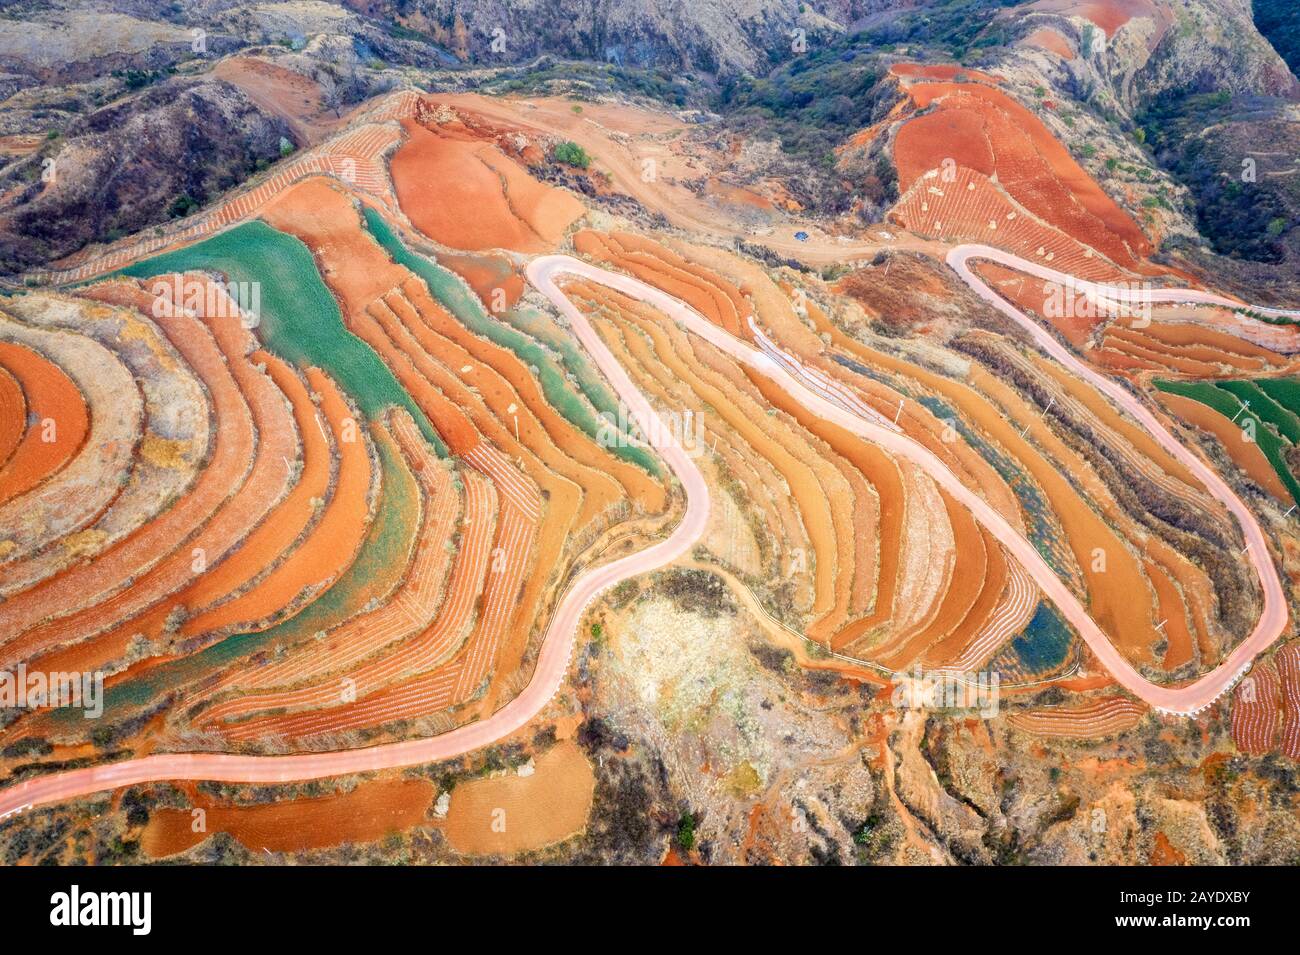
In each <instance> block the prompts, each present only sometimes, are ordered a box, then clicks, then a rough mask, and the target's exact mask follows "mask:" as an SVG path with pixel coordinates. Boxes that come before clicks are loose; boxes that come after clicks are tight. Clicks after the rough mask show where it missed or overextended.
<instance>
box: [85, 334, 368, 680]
mask: <svg viewBox="0 0 1300 955" xmlns="http://www.w3.org/2000/svg"><path fill="white" fill-rule="evenodd" d="M251 358H252V360H253V361H254V362H256V363H260V364H263V365H265V366H266V370H267V373H268V374H269V375H270V376H271V378H272V380H273V381H274V382H275V383H276V386H277V387H278V388H279V389H280V390H281V391H282V392H283V393H284V395H285V396H286V397H287V398H288V399H289V402H290V404H291V405H292V406H293V413H294V419H295V423H296V424H297V427H298V434H299V435H300V436H301V438H302V444H303V467H302V473H301V475H300V476H299V480H298V483H297V484H296V485H295V486H294V487H293V489H292V490H291V491H290V492H289V493H288V494H287V495H286V496H285V497H284V499H283V500H282V501H281V502H280V504H279V505H278V506H277V507H276V508H275V510H274V511H272V512H271V514H270V515H268V516H267V518H266V519H265V520H263V521H262V523H260V524H259V525H258V526H257V527H256V528H255V529H254V530H253V532H252V533H250V534H249V535H248V536H247V537H246V538H245V539H244V541H243V542H242V543H241V544H240V545H239V549H238V550H237V551H236V552H235V553H234V554H233V555H232V556H231V557H230V559H228V560H223V561H222V562H221V563H220V564H218V565H217V566H216V567H213V568H212V569H211V570H209V571H207V572H206V573H203V574H200V575H199V576H197V577H196V578H195V580H194V582H193V583H192V584H190V585H189V586H188V587H185V588H182V589H180V590H178V591H177V592H175V593H174V594H172V595H170V596H169V597H168V598H167V599H165V600H163V601H162V602H161V603H159V604H157V605H156V606H154V607H152V608H151V609H150V610H149V611H148V612H147V613H145V614H143V615H141V616H139V617H136V618H134V619H132V620H129V621H127V622H125V623H122V624H119V625H118V626H117V627H116V628H115V629H114V630H113V631H111V632H109V633H104V634H100V635H99V636H98V637H96V639H95V653H96V654H97V656H98V658H99V659H102V660H105V661H107V660H110V659H114V658H117V657H120V656H121V655H122V654H123V653H124V652H125V649H126V646H127V644H128V643H129V642H130V640H132V639H133V638H134V637H135V636H136V635H137V634H139V635H142V636H144V637H146V638H149V639H154V638H156V637H157V636H158V635H159V634H161V633H162V632H163V630H164V628H165V627H166V626H167V622H168V619H169V617H170V616H171V615H172V614H173V613H174V612H175V611H176V609H177V608H183V609H184V611H185V612H186V613H187V614H188V615H189V616H188V619H186V621H185V623H184V625H183V626H182V632H184V633H186V634H194V633H198V632H202V630H203V629H212V628H201V627H196V626H195V625H194V624H195V620H196V619H204V618H205V617H204V615H203V611H204V610H205V609H206V608H209V607H210V606H211V605H212V604H213V603H214V602H216V601H219V600H222V599H224V598H227V597H229V595H230V594H232V593H236V592H237V591H238V590H239V589H240V588H242V587H244V586H246V585H247V584H248V582H249V581H251V580H253V579H254V578H256V577H257V576H258V575H259V574H261V573H262V572H264V571H265V570H266V568H268V567H270V566H272V565H274V564H275V562H276V561H278V560H279V559H280V558H281V557H283V556H284V554H285V553H286V552H288V551H290V550H292V548H293V545H294V543H295V541H297V539H298V537H299V535H300V534H301V533H302V531H303V529H304V528H306V527H307V525H308V524H309V523H310V521H311V519H312V518H313V517H314V516H315V513H316V506H315V505H314V504H313V503H312V500H313V498H321V499H326V498H328V496H329V484H330V470H331V460H330V458H331V445H330V442H329V441H328V440H327V438H326V436H325V432H324V431H323V429H322V426H321V424H320V421H319V419H318V417H317V411H316V407H315V405H313V403H312V401H311V396H310V395H309V393H308V391H307V386H306V385H305V384H304V383H303V381H302V380H301V379H300V378H299V377H298V376H297V374H296V373H295V372H294V371H293V370H292V369H290V368H289V366H288V365H286V364H285V363H284V362H282V361H281V360H280V359H279V358H277V357H276V356H274V355H272V354H270V353H269V352H265V351H256V352H253V354H252V356H251ZM345 410H346V409H345ZM367 464H368V462H367ZM286 603H287V601H286ZM277 609H278V608H277ZM195 614H199V615H200V616H199V617H195V616H194V615H195ZM82 659H83V660H84V659H85V658H84V657H83V658H82Z"/></svg>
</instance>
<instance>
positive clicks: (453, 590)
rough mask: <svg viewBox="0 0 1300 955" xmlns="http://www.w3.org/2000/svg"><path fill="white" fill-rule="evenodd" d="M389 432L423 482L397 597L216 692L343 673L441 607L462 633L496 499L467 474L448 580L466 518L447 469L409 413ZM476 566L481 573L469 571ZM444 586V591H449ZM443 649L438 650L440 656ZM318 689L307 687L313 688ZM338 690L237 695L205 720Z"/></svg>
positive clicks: (300, 702) (396, 418) (259, 664)
mask: <svg viewBox="0 0 1300 955" xmlns="http://www.w3.org/2000/svg"><path fill="white" fill-rule="evenodd" d="M390 427H391V429H392V433H393V435H394V436H395V437H396V438H397V441H398V444H399V446H400V447H401V449H402V453H403V454H404V455H406V460H407V463H408V464H409V465H410V467H411V469H412V470H413V471H414V472H415V474H416V476H417V478H418V479H419V482H420V489H421V509H422V519H421V527H420V535H419V539H418V543H417V547H416V550H415V554H414V556H413V558H412V561H411V564H410V567H409V569H408V570H407V573H406V576H405V578H404V580H403V582H402V584H401V586H400V587H399V588H398V590H397V592H396V593H395V594H394V595H393V596H392V599H390V600H387V601H385V602H384V603H383V604H382V605H381V606H379V607H377V608H375V609H374V610H372V611H370V612H367V613H363V614H360V615H359V616H356V617H353V618H352V619H350V620H348V621H347V622H346V623H344V624H343V625H341V626H339V627H337V628H336V629H335V630H333V631H332V632H331V633H330V634H329V635H328V637H327V638H326V639H325V640H324V641H321V642H319V643H316V644H314V645H313V646H312V652H311V653H309V654H307V653H290V654H288V655H286V656H285V657H283V658H282V659H277V660H273V661H271V662H265V661H261V660H259V661H256V662H254V663H252V664H251V665H249V666H248V667H245V668H241V669H239V670H236V671H235V672H233V673H231V674H229V675H228V676H227V677H226V678H224V679H222V680H221V681H220V683H219V684H218V685H217V686H216V687H214V688H213V689H212V691H211V692H212V695H216V694H218V693H220V692H222V691H224V690H226V689H230V688H238V689H240V690H245V691H246V690H251V689H259V688H267V687H288V686H296V685H300V684H302V683H304V682H305V681H307V680H310V679H313V678H316V677H319V676H322V675H324V674H337V673H341V672H345V671H347V670H348V668H350V667H352V666H354V665H355V664H357V663H358V662H360V661H363V660H365V659H367V658H368V657H370V656H372V655H374V654H377V653H379V652H380V651H382V650H384V649H385V648H386V647H389V646H390V645H392V644H394V643H395V642H398V641H405V640H407V639H408V638H415V637H419V636H420V634H421V633H422V631H423V630H424V629H425V628H426V627H428V626H429V625H430V624H432V623H433V621H434V619H435V615H437V614H438V612H439V608H440V607H441V608H444V611H445V612H444V617H445V618H446V619H447V620H448V624H447V627H448V632H449V633H452V634H454V635H455V636H459V635H460V633H461V630H462V629H463V627H464V626H465V625H466V623H467V621H468V617H464V618H462V619H461V621H460V623H455V622H454V621H453V618H455V617H456V615H457V614H458V613H460V611H458V610H456V609H455V608H454V604H455V603H456V602H463V603H464V605H465V611H464V612H465V613H466V614H468V613H469V612H470V611H471V609H472V605H473V602H474V599H475V598H476V597H477V595H478V593H479V592H480V590H481V589H482V586H481V585H482V577H483V572H484V570H485V568H486V567H487V561H488V556H489V554H488V550H489V546H490V543H491V540H492V528H493V526H494V524H495V517H496V515H495V513H494V510H493V508H494V506H495V505H494V500H495V498H494V495H493V491H492V487H491V485H490V483H489V482H488V481H487V479H486V478H483V477H481V476H480V475H478V474H476V473H474V472H466V473H465V474H464V476H463V477H464V486H465V488H466V492H467V495H468V502H467V503H468V506H467V508H466V512H465V514H466V523H465V525H464V530H463V532H462V536H461V542H460V546H459V548H458V549H457V551H456V554H457V557H456V562H457V567H458V569H457V570H456V571H455V572H454V573H453V576H452V578H451V581H450V583H449V584H448V583H447V582H446V580H445V578H446V575H447V566H448V565H449V564H450V563H451V550H450V549H449V547H448V546H447V544H448V542H449V541H451V540H452V539H453V537H452V534H453V531H454V530H455V528H456V526H457V524H458V522H459V518H460V515H461V508H460V506H459V496H458V495H457V493H456V491H455V489H454V488H453V486H452V482H451V476H450V472H449V471H448V470H447V469H445V468H444V467H443V466H442V465H441V464H440V463H439V462H438V461H437V459H436V458H434V457H433V455H432V454H431V453H430V452H429V450H428V446H427V445H426V444H425V443H424V440H423V438H422V437H421V436H420V434H419V431H418V430H417V429H416V427H415V424H414V422H412V421H411V418H410V416H409V415H407V414H406V413H405V412H394V413H393V417H392V419H391V424H390ZM475 567H477V573H476V574H475V573H474V572H472V568H475ZM444 584H446V586H444ZM440 652H441V651H440ZM312 689H313V688H311V687H307V688H306V690H308V691H310V690H312ZM337 692H338V687H337V685H336V684H330V685H329V693H328V694H327V695H324V696H318V695H317V694H315V693H313V692H307V693H305V694H304V693H299V692H297V691H295V693H292V694H284V695H279V694H263V695H260V696H240V697H235V698H233V699H231V700H227V701H223V702H220V703H217V704H216V705H214V706H213V707H211V708H210V709H208V710H206V711H205V712H204V713H203V720H204V721H205V722H217V721H220V720H224V721H230V720H232V719H235V718H236V717H239V716H243V715H246V714H248V713H253V712H256V711H258V710H262V709H274V708H281V707H283V708H285V709H291V708H297V707H300V706H308V705H315V706H319V705H325V704H327V703H330V702H334V701H335V700H336V699H337Z"/></svg>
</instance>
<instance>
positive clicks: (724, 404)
mask: <svg viewBox="0 0 1300 955" xmlns="http://www.w3.org/2000/svg"><path fill="white" fill-rule="evenodd" d="M592 294H593V295H595V294H596V293H592ZM596 301H598V302H604V301H608V302H610V303H612V307H613V308H615V310H616V311H617V312H618V314H619V315H620V316H622V319H623V320H624V321H628V322H630V323H632V325H633V327H636V328H640V329H641V330H642V331H643V332H645V333H647V334H648V335H649V336H650V339H651V341H652V342H653V343H654V348H655V353H656V354H657V355H658V357H659V360H660V361H661V362H663V363H664V364H665V365H666V366H667V367H668V368H669V369H670V370H671V371H672V372H673V373H674V374H675V375H677V376H678V377H679V378H680V379H681V380H682V381H683V382H685V383H686V384H687V386H688V387H689V388H690V389H691V391H692V392H693V393H694V394H695V395H696V396H698V398H699V399H700V400H702V401H703V402H704V403H705V404H707V405H708V406H710V407H712V408H714V409H715V410H716V411H717V412H718V414H719V415H720V417H721V418H722V419H723V420H724V421H725V422H726V423H727V425H728V426H729V427H730V428H731V429H732V430H734V431H735V432H736V434H737V435H738V436H739V437H740V438H742V439H743V440H744V441H745V442H746V443H748V444H749V445H750V446H751V447H753V448H754V449H755V450H756V451H757V452H758V453H759V454H760V455H761V456H763V457H764V458H767V459H768V460H769V461H770V462H771V463H772V465H773V466H774V467H775V468H776V469H777V471H778V472H779V473H780V474H781V476H782V478H784V480H785V482H786V484H787V485H788V486H789V488H790V493H791V496H792V497H793V498H794V500H795V502H796V506H797V508H798V511H799V514H800V517H801V519H802V520H803V523H804V527H805V528H806V529H807V533H808V538H809V540H810V542H811V544H812V547H813V555H812V560H810V561H809V562H808V563H810V564H812V565H813V566H812V567H811V568H810V569H811V570H812V571H813V577H814V580H815V588H814V592H815V594H816V597H815V599H814V602H813V607H812V613H813V614H814V615H815V616H816V617H817V618H818V620H822V619H824V618H826V617H827V616H828V615H830V614H833V613H834V612H835V611H836V609H837V604H838V608H839V612H840V613H841V614H842V613H843V608H844V607H845V606H847V603H848V586H849V582H850V577H849V574H847V573H846V574H844V575H841V576H839V577H838V578H837V555H836V541H837V537H836V525H835V519H834V516H833V514H832V510H831V506H830V503H829V501H828V500H827V497H826V493H825V490H824V489H823V487H822V484H821V480H820V478H819V477H818V475H817V472H816V471H815V470H813V468H812V466H811V465H809V464H808V463H806V462H808V461H811V460H813V459H814V458H815V456H816V453H815V452H814V451H813V450H812V449H811V448H810V447H808V446H807V445H806V443H805V442H803V441H802V440H800V439H799V438H797V437H796V436H795V435H794V434H793V433H791V432H789V431H783V432H782V437H781V438H777V437H773V436H772V435H769V434H768V432H767V430H766V428H775V427H776V424H775V423H774V421H773V419H771V418H770V417H769V416H768V415H767V414H766V409H765V406H764V405H762V404H760V403H759V402H757V401H755V400H754V399H753V398H751V397H749V395H748V394H747V393H746V391H747V389H743V388H736V387H735V385H736V384H737V382H735V381H729V382H727V386H726V387H722V386H718V385H714V384H712V382H713V381H714V380H716V379H717V377H718V376H717V374H716V372H714V371H712V370H710V369H709V368H707V367H706V366H703V365H702V364H701V362H700V358H699V355H698V354H697V352H696V351H695V349H694V348H693V347H692V346H691V343H689V342H687V343H682V344H681V352H680V353H679V351H678V344H679V343H678V342H675V341H674V340H673V338H672V335H671V331H672V330H673V329H672V323H670V322H665V323H663V324H660V322H662V319H661V320H660V321H656V320H655V319H653V318H646V317H644V312H645V309H644V308H643V307H642V306H641V305H640V304H639V303H634V302H632V301H631V300H629V299H627V298H624V297H623V296H620V295H618V294H617V293H612V292H607V293H604V295H603V296H602V297H597V298H596ZM679 335H680V333H679ZM697 368H699V373H697V372H696V369H697ZM705 376H707V378H706V377H705ZM791 448H797V449H798V450H799V452H800V453H799V454H796V453H793V452H792V451H791V450H789V449H791Z"/></svg>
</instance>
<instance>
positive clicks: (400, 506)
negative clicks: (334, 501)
mask: <svg viewBox="0 0 1300 955" xmlns="http://www.w3.org/2000/svg"><path fill="white" fill-rule="evenodd" d="M375 447H376V448H377V449H378V451H379V461H380V468H381V471H382V475H383V477H382V483H381V485H380V497H379V502H378V505H377V507H378V510H377V512H376V514H375V519H374V521H373V522H372V523H371V525H370V529H369V531H368V532H367V533H366V538H365V540H364V541H363V542H362V545H361V549H360V550H359V551H358V553H357V557H356V560H354V561H353V562H352V565H351V566H350V567H348V569H347V570H346V571H344V572H343V574H342V575H341V576H340V577H339V578H338V580H336V581H335V582H334V585H333V586H332V587H330V588H329V589H328V590H326V591H325V592H324V593H323V594H321V595H320V596H319V597H318V598H317V599H316V600H314V601H313V602H312V603H310V604H308V605H307V606H306V607H305V608H303V610H302V611H301V612H300V613H298V614H297V615H296V616H294V617H290V618H289V619H288V620H284V621H282V622H280V623H279V624H276V625H275V626H274V627H270V628H268V629H266V630H262V631H260V632H255V633H238V634H233V635H231V636H229V637H226V638H224V639H223V640H221V641H220V642H219V643H215V644H213V645H212V646H211V647H208V648H207V649H206V650H202V651H200V652H199V653H196V654H194V655H193V656H189V657H185V658H183V659H180V660H174V661H172V662H170V663H164V664H162V665H160V666H158V667H155V668H154V669H152V670H149V671H147V672H146V673H144V674H142V675H141V676H139V677H136V678H134V679H128V680H124V681H123V682H121V683H118V684H116V685H114V686H111V687H109V688H107V689H106V690H105V692H104V717H103V719H104V720H105V721H117V720H121V719H123V718H125V717H127V716H130V715H131V714H132V713H133V712H136V711H138V710H140V709H142V708H144V707H146V706H149V705H151V704H153V703H155V702H157V701H158V700H160V699H161V698H163V697H164V696H165V695H166V694H168V693H170V692H174V691H176V690H178V689H180V688H182V687H184V686H186V685H187V684H190V683H193V682H194V681H196V680H199V679H201V678H203V677H205V676H208V675H210V674H214V673H218V672H220V671H221V670H224V669H226V668H227V667H229V666H231V665H233V664H235V663H237V662H239V661H240V660H241V659H242V658H245V657H247V656H249V655H250V654H252V653H256V652H257V651H258V650H261V649H263V648H265V647H268V646H271V645H273V644H281V645H284V646H292V645H294V644H297V643H301V642H302V641H303V640H306V639H308V638H310V637H311V636H312V635H313V634H315V633H318V632H321V631H328V630H331V629H333V628H334V627H337V626H338V625H339V624H341V623H343V622H345V621H347V620H349V619H351V618H352V617H354V616H356V615H357V614H358V613H360V612H361V611H362V609H363V608H364V607H365V606H366V604H367V603H368V602H369V601H370V600H371V599H373V598H378V597H382V596H383V595H384V594H386V593H388V592H389V591H390V590H391V589H392V588H394V587H396V586H397V584H398V582H399V581H400V580H401V577H402V575H403V574H404V573H405V572H406V565H407V559H408V557H409V555H410V553H411V550H412V548H413V547H414V546H415V543H416V535H417V534H418V532H419V524H420V522H419V517H418V515H419V513H420V492H419V487H418V486H417V485H416V482H415V477H414V476H413V475H412V474H411V471H410V469H409V468H408V467H407V466H406V462H405V460H404V459H403V458H402V454H401V452H400V451H399V450H398V449H397V448H396V446H395V445H393V444H392V443H391V442H390V441H389V440H388V439H385V438H382V437H381V438H379V439H377V440H376V441H375ZM74 714H75V715H76V716H77V719H78V720H80V719H81V717H80V713H79V711H77V710H75V709H72V708H66V709H58V710H50V711H48V712H47V713H46V714H43V716H44V718H45V719H49V720H51V721H52V722H54V723H58V722H61V721H66V720H68V719H70V718H71V717H72V715H74Z"/></svg>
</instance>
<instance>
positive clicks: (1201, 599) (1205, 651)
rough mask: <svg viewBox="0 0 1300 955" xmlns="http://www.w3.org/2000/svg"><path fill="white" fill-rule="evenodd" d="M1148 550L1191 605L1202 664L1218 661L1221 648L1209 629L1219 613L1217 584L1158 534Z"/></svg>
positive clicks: (1147, 544) (1183, 599)
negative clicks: (1216, 606) (1216, 596)
mask: <svg viewBox="0 0 1300 955" xmlns="http://www.w3.org/2000/svg"><path fill="white" fill-rule="evenodd" d="M1146 552H1147V555H1148V556H1149V557H1151V559H1152V560H1154V561H1155V563H1156V564H1157V565H1159V567H1160V568H1161V569H1162V570H1163V571H1164V572H1165V573H1166V574H1168V575H1169V579H1170V580H1171V581H1172V582H1173V583H1174V584H1175V586H1176V587H1177V589H1178V593H1179V595H1180V597H1181V599H1182V603H1183V605H1184V606H1185V607H1186V608H1187V617H1188V619H1190V620H1191V622H1192V627H1193V631H1194V638H1195V647H1194V650H1195V651H1196V653H1198V654H1199V656H1200V660H1199V663H1200V665H1201V666H1212V665H1214V663H1215V662H1217V661H1218V658H1219V654H1220V652H1221V651H1220V648H1219V647H1218V645H1217V641H1216V640H1215V638H1214V637H1213V635H1212V634H1211V633H1210V630H1209V623H1208V621H1210V620H1211V619H1213V617H1214V613H1215V609H1214V608H1215V595H1214V585H1213V584H1212V583H1211V582H1210V577H1209V575H1208V574H1206V572H1205V571H1204V570H1203V569H1202V568H1201V567H1199V566H1198V565H1197V564H1195V563H1193V562H1192V561H1191V560H1189V559H1188V558H1187V557H1186V556H1185V555H1184V554H1181V553H1179V552H1178V551H1176V550H1174V548H1172V547H1170V546H1169V545H1168V544H1167V543H1165V542H1164V541H1162V540H1160V538H1158V537H1155V536H1151V537H1148V538H1147V540H1146ZM1168 665H1169V664H1168V663H1166V666H1168Z"/></svg>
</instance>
